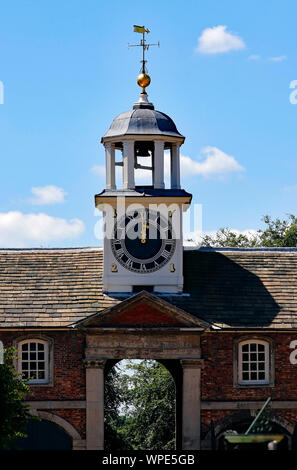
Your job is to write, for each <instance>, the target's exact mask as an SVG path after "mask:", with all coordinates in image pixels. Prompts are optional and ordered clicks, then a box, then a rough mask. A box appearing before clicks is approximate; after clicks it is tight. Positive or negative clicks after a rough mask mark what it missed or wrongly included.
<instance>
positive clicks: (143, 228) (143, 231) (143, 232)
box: [141, 214, 146, 243]
mask: <svg viewBox="0 0 297 470" xmlns="http://www.w3.org/2000/svg"><path fill="white" fill-rule="evenodd" d="M141 243H146V220H145V217H144V214H141Z"/></svg>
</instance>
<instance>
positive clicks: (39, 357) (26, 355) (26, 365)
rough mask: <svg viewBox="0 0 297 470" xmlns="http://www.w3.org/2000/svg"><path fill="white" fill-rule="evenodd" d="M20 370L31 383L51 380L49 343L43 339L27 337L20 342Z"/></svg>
mask: <svg viewBox="0 0 297 470" xmlns="http://www.w3.org/2000/svg"><path fill="white" fill-rule="evenodd" d="M18 357H19V360H18V372H19V373H20V374H22V376H23V378H24V379H30V381H29V384H45V383H48V382H49V344H48V342H47V341H45V340H42V339H34V338H32V339H25V340H23V341H20V342H19V343H18Z"/></svg>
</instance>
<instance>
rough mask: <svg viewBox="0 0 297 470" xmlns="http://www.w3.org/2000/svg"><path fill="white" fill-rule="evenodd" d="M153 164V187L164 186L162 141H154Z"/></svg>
mask: <svg viewBox="0 0 297 470" xmlns="http://www.w3.org/2000/svg"><path fill="white" fill-rule="evenodd" d="M153 164H154V171H153V175H154V188H164V187H165V184H164V142H160V141H156V142H155V151H154V162H153Z"/></svg>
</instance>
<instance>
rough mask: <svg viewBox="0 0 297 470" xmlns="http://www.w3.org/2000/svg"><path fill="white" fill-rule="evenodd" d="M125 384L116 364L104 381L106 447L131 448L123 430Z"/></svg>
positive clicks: (124, 420) (124, 421)
mask: <svg viewBox="0 0 297 470" xmlns="http://www.w3.org/2000/svg"><path fill="white" fill-rule="evenodd" d="M124 393H125V390H124V384H123V380H122V376H121V369H120V368H119V367H118V366H117V365H115V366H114V367H112V369H111V370H110V371H109V372H108V374H107V375H106V377H105V382H104V396H105V403H104V439H105V443H104V449H105V450H131V449H132V447H131V446H130V444H129V442H128V441H126V439H125V432H124V431H123V430H124V428H125V424H126V418H125V417H124V416H121V415H120V408H121V404H122V402H123V400H124Z"/></svg>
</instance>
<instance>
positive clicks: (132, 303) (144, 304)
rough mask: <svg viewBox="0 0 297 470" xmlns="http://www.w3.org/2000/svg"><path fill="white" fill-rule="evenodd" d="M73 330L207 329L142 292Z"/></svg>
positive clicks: (167, 304)
mask: <svg viewBox="0 0 297 470" xmlns="http://www.w3.org/2000/svg"><path fill="white" fill-rule="evenodd" d="M73 326H74V325H73ZM76 326H80V327H88V328H101V327H102V328H117V327H119V328H121V327H126V328H160V327H168V328H169V327H171V328H174V327H175V328H182V327H192V328H201V330H205V329H207V328H209V327H210V326H211V325H210V324H208V323H206V322H204V321H202V320H199V319H198V318H196V317H194V316H193V315H191V314H189V313H187V312H185V311H184V310H181V309H180V308H178V307H176V306H174V305H172V304H170V303H169V302H166V301H164V300H163V299H161V298H159V297H157V296H155V295H152V294H150V293H148V292H146V291H142V292H140V293H139V294H136V295H134V296H132V297H129V298H128V299H125V300H123V301H122V302H119V303H118V304H117V305H114V306H113V307H109V308H107V309H105V310H103V311H101V312H99V313H97V314H95V315H92V316H91V317H88V318H86V319H84V320H82V321H80V322H78V323H76Z"/></svg>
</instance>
